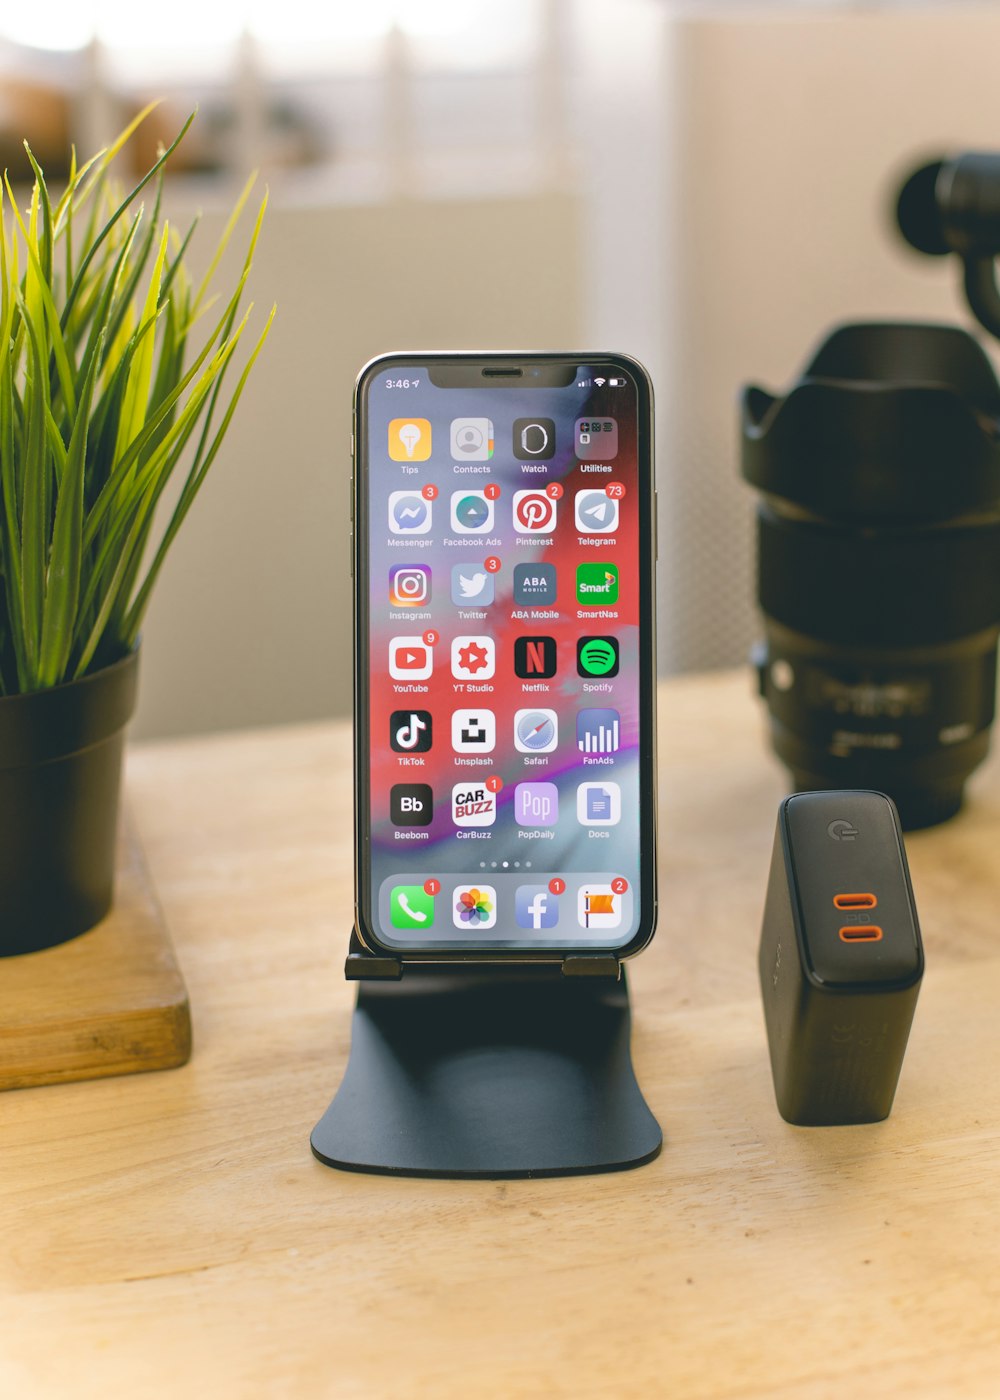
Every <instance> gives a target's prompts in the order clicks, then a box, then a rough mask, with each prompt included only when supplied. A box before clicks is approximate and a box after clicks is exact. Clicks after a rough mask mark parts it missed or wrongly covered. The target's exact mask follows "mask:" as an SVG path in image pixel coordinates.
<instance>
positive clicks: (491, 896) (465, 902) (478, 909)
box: [451, 885, 497, 929]
mask: <svg viewBox="0 0 1000 1400" xmlns="http://www.w3.org/2000/svg"><path fill="white" fill-rule="evenodd" d="M451 918H452V922H453V923H454V925H455V927H456V928H461V929H484V928H494V927H495V926H496V921H497V892H496V890H495V889H494V888H493V886H492V885H456V887H455V888H454V889H453V890H452V893H451Z"/></svg>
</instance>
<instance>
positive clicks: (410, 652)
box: [389, 637, 434, 681]
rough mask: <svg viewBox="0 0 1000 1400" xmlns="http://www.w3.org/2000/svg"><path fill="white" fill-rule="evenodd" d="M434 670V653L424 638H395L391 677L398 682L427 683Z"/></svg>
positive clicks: (390, 644)
mask: <svg viewBox="0 0 1000 1400" xmlns="http://www.w3.org/2000/svg"><path fill="white" fill-rule="evenodd" d="M433 669H434V652H433V651H432V650H431V648H430V647H429V646H428V645H427V643H426V642H425V641H424V639H423V637H393V639H392V641H391V642H390V643H389V675H390V676H392V678H393V680H396V681H425V680H426V679H427V677H428V676H429V675H430V673H431V672H432V671H433Z"/></svg>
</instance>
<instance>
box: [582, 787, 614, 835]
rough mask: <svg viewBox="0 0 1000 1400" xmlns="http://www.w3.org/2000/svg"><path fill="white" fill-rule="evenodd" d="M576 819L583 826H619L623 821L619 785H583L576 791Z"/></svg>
mask: <svg viewBox="0 0 1000 1400" xmlns="http://www.w3.org/2000/svg"><path fill="white" fill-rule="evenodd" d="M576 819H577V821H578V822H579V823H580V825H581V826H617V825H618V823H619V822H620V821H621V819H622V790H621V788H620V787H619V786H618V784H617V783H581V784H580V786H579V787H578V788H577V790H576Z"/></svg>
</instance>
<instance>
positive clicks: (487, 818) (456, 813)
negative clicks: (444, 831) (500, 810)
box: [451, 781, 497, 826]
mask: <svg viewBox="0 0 1000 1400" xmlns="http://www.w3.org/2000/svg"><path fill="white" fill-rule="evenodd" d="M451 819H452V821H453V822H454V823H455V825H456V826H492V825H493V823H494V822H495V821H496V819H497V800H496V796H495V795H494V794H493V793H492V792H490V790H489V788H488V787H487V786H486V785H485V783H472V782H468V781H466V782H464V783H456V784H455V786H454V787H453V788H452V790H451Z"/></svg>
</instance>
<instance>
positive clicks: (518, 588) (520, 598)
mask: <svg viewBox="0 0 1000 1400" xmlns="http://www.w3.org/2000/svg"><path fill="white" fill-rule="evenodd" d="M555 601H556V566H555V564H515V565H514V602H515V604H516V605H517V606H518V607H519V608H548V607H551V606H552V604H553V603H554V602H555Z"/></svg>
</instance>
